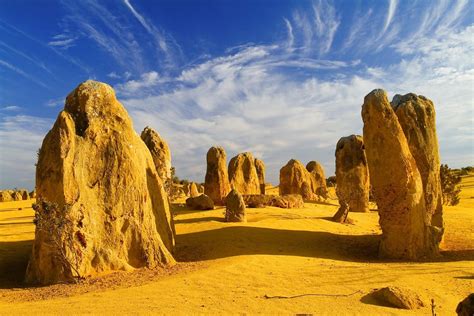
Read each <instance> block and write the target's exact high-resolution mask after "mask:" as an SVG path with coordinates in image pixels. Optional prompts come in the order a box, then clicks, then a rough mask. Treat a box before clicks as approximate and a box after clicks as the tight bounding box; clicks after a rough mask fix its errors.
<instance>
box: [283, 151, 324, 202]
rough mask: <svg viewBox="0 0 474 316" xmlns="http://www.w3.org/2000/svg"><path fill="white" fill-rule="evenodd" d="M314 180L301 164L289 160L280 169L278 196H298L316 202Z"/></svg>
mask: <svg viewBox="0 0 474 316" xmlns="http://www.w3.org/2000/svg"><path fill="white" fill-rule="evenodd" d="M316 188H317V186H316V180H315V178H314V177H313V176H312V175H311V174H310V173H309V171H308V170H306V168H305V167H304V166H303V164H302V163H301V162H299V161H298V160H295V159H291V160H290V161H288V163H287V164H286V165H285V166H283V167H282V168H281V169H280V186H279V192H280V195H285V194H300V195H301V196H302V197H303V199H305V200H316V199H317V195H316Z"/></svg>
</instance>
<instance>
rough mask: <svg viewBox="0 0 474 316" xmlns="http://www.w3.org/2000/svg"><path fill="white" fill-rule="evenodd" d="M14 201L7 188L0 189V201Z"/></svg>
mask: <svg viewBox="0 0 474 316" xmlns="http://www.w3.org/2000/svg"><path fill="white" fill-rule="evenodd" d="M10 201H13V197H12V195H11V194H10V192H8V191H7V190H3V191H0V202H10Z"/></svg>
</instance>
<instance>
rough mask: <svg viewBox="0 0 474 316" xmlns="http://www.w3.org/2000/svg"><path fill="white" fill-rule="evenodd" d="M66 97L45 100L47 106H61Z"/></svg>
mask: <svg viewBox="0 0 474 316" xmlns="http://www.w3.org/2000/svg"><path fill="white" fill-rule="evenodd" d="M65 99H66V98H65V97H59V98H54V99H49V100H48V101H46V102H45V104H44V105H45V106H47V107H51V108H52V107H59V106H63V105H64V100H65Z"/></svg>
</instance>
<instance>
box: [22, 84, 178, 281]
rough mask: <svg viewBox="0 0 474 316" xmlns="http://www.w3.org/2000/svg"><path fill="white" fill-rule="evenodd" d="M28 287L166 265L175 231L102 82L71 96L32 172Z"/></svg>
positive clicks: (155, 181) (143, 152) (148, 166)
mask: <svg viewBox="0 0 474 316" xmlns="http://www.w3.org/2000/svg"><path fill="white" fill-rule="evenodd" d="M36 190H37V201H38V203H37V205H36V206H35V210H36V218H35V224H36V231H35V240H34V243H33V250H32V254H31V258H30V262H29V264H28V268H27V272H26V281H27V282H29V283H39V284H50V283H56V282H67V281H71V280H72V279H74V278H77V277H83V276H89V275H96V274H103V273H107V272H110V271H115V270H130V269H133V268H140V267H156V266H162V265H170V264H173V263H174V262H175V261H174V259H173V257H172V255H171V251H172V250H173V247H174V227H173V221H172V217H171V214H170V210H169V205H168V198H167V196H166V194H165V191H164V189H163V185H162V181H161V179H160V177H159V175H158V173H157V171H156V168H155V165H154V163H153V159H152V156H151V154H150V151H149V150H148V148H147V147H146V146H145V144H144V143H143V141H142V140H141V139H140V137H139V136H138V135H137V133H136V132H135V131H134V129H133V125H132V121H131V119H130V117H129V116H128V113H127V112H126V110H125V108H124V107H123V106H122V105H121V104H120V103H119V102H118V101H117V99H116V97H115V93H114V91H113V89H112V88H111V87H110V86H108V85H107V84H104V83H100V82H96V81H86V82H84V83H82V84H80V85H79V86H78V87H77V88H76V89H75V90H74V91H72V92H71V93H70V94H69V96H68V97H67V99H66V105H65V107H64V110H63V111H61V112H60V113H59V116H58V118H57V120H56V122H55V124H54V126H53V128H52V129H51V130H50V131H49V132H48V134H47V135H46V137H45V138H44V140H43V144H42V147H41V149H40V153H39V159H38V164H37V169H36Z"/></svg>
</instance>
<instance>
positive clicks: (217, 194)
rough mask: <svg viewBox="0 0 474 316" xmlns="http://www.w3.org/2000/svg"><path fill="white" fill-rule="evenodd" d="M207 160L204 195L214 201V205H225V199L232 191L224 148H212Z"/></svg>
mask: <svg viewBox="0 0 474 316" xmlns="http://www.w3.org/2000/svg"><path fill="white" fill-rule="evenodd" d="M206 158H207V170H206V178H205V183H204V193H205V194H206V195H207V196H209V197H210V198H211V199H212V200H213V201H214V204H216V205H225V197H226V196H227V194H228V193H229V191H230V185H229V178H228V173H227V165H226V154H225V150H224V148H222V147H211V148H210V149H209V151H208V152H207V157H206Z"/></svg>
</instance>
